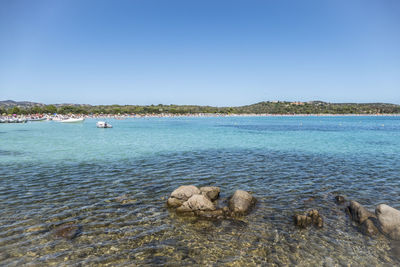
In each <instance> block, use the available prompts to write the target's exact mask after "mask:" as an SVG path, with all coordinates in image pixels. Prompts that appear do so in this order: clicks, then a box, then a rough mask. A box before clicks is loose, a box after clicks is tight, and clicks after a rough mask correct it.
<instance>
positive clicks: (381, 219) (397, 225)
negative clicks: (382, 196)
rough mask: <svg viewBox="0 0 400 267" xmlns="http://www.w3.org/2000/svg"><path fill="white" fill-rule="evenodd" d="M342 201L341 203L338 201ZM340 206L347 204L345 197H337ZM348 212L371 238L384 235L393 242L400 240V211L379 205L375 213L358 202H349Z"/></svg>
mask: <svg viewBox="0 0 400 267" xmlns="http://www.w3.org/2000/svg"><path fill="white" fill-rule="evenodd" d="M338 199H340V200H341V201H338ZM336 202H337V203H338V204H344V203H347V201H346V200H345V198H344V197H342V196H337V197H336ZM346 210H347V212H348V214H349V216H350V218H351V219H352V220H353V221H354V222H355V223H356V224H357V226H358V227H359V229H360V231H361V232H362V233H364V234H366V235H369V236H375V235H377V234H379V233H383V234H384V235H385V236H387V237H389V238H390V239H393V240H400V211H399V210H397V209H395V208H392V207H390V206H388V205H386V204H379V205H378V206H376V208H375V213H374V212H371V211H369V210H367V209H366V208H364V207H363V206H362V205H361V204H360V203H358V202H357V201H349V202H348V205H347V207H346Z"/></svg>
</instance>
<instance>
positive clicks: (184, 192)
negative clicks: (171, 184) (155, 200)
mask: <svg viewBox="0 0 400 267" xmlns="http://www.w3.org/2000/svg"><path fill="white" fill-rule="evenodd" d="M198 194H201V192H200V189H198V188H197V187H196V186H194V185H182V186H180V187H178V188H177V189H175V190H174V191H173V192H172V193H171V197H173V198H177V199H180V200H183V201H186V200H188V199H189V198H190V197H191V196H193V195H198Z"/></svg>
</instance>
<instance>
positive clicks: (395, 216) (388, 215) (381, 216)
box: [375, 204, 400, 240]
mask: <svg viewBox="0 0 400 267" xmlns="http://www.w3.org/2000/svg"><path fill="white" fill-rule="evenodd" d="M375 214H376V216H377V217H378V222H379V227H380V229H381V231H382V232H383V233H384V234H386V235H387V236H388V237H389V238H391V239H393V240H400V211H399V210H397V209H395V208H392V207H390V206H388V205H385V204H380V205H378V206H377V207H376V209H375Z"/></svg>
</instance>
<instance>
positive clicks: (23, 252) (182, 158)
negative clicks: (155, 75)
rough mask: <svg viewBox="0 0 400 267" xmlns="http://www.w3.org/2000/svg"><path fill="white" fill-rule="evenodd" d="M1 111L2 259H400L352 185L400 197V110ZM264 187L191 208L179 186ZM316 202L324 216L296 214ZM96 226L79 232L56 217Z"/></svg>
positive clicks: (373, 197) (366, 198) (376, 196)
mask: <svg viewBox="0 0 400 267" xmlns="http://www.w3.org/2000/svg"><path fill="white" fill-rule="evenodd" d="M109 122H110V123H111V124H113V126H114V128H113V129H97V128H96V126H95V123H96V121H95V120H90V119H88V120H86V121H85V122H84V123H82V124H61V123H57V122H36V123H27V124H0V265H3V266H21V265H25V264H26V265H37V266H39V265H40V266H43V265H69V266H74V265H75V266H90V265H112V266H126V265H140V266H146V265H149V266H153V265H170V266H177V265H180V266H182V265H188V266H193V265H216V266H220V265H237V266H243V265H257V264H258V265H271V266H274V265H276V266H280V265H295V264H297V265H300V266H309V265H318V266H321V265H326V266H335V265H350V266H360V265H369V266H374V265H375V266H380V265H387V266H393V265H399V264H400V262H399V259H398V258H396V255H395V254H394V253H393V252H392V248H393V244H392V243H391V242H390V241H389V240H387V239H386V238H385V237H383V236H379V237H375V238H370V237H367V236H364V235H362V234H361V233H360V232H359V231H358V229H357V227H356V226H355V225H353V224H352V222H351V221H350V220H349V218H348V216H347V215H346V213H345V211H344V206H340V205H336V204H335V203H334V196H335V195H336V194H342V195H345V196H347V197H348V198H350V199H354V200H357V201H358V202H360V203H361V204H363V205H365V206H366V207H367V208H369V209H371V210H373V209H374V207H375V206H376V205H377V204H379V203H387V204H389V205H391V206H393V207H395V208H400V180H399V178H400V117H224V118H148V119H144V118H141V119H126V120H110V121H109ZM184 184H195V185H198V186H204V185H215V186H219V187H220V188H221V191H222V194H221V197H222V200H224V199H225V198H227V197H228V196H229V195H230V194H232V193H233V192H234V191H235V190H236V189H244V190H248V191H250V192H252V193H253V194H254V195H255V196H256V197H257V199H258V203H257V205H256V207H255V209H254V210H253V211H252V212H251V213H250V214H249V215H248V216H245V217H242V218H238V219H236V220H222V221H207V220H201V219H196V218H190V217H179V216H177V215H176V214H175V213H174V212H173V211H170V210H168V209H167V208H166V206H165V202H166V198H167V197H168V195H169V194H170V193H171V192H172V191H173V190H174V189H175V188H176V187H178V186H180V185H184ZM311 208H316V209H318V210H319V211H320V213H321V214H322V216H323V218H324V227H323V228H322V229H316V228H313V227H310V228H307V229H298V228H296V227H295V226H294V225H293V222H292V215H293V214H295V213H303V212H304V211H306V210H308V209H311ZM67 222H74V223H76V224H79V225H81V226H82V232H81V235H80V236H78V237H77V238H75V239H73V240H65V239H62V238H57V237H56V236H55V235H54V228H55V227H56V226H58V225H60V224H62V223H67Z"/></svg>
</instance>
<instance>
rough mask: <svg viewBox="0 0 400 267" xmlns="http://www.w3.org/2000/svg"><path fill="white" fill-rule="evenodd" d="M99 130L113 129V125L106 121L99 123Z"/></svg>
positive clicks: (97, 124)
mask: <svg viewBox="0 0 400 267" xmlns="http://www.w3.org/2000/svg"><path fill="white" fill-rule="evenodd" d="M96 126H97V128H112V125H111V124H109V123H107V122H105V121H98V122H97V123H96Z"/></svg>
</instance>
